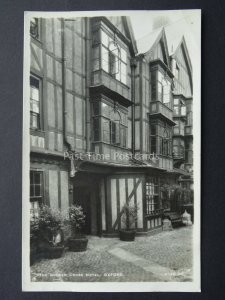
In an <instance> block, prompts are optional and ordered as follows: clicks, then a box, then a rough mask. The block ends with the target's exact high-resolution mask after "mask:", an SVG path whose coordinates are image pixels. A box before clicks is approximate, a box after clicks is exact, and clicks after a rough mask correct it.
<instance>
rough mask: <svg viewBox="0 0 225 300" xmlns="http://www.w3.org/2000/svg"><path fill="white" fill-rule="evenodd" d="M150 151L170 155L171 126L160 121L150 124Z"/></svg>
mask: <svg viewBox="0 0 225 300" xmlns="http://www.w3.org/2000/svg"><path fill="white" fill-rule="evenodd" d="M150 152H151V153H152V154H153V153H155V154H160V155H164V156H171V155H172V128H171V127H170V126H168V125H166V124H163V123H161V122H155V123H152V124H150Z"/></svg>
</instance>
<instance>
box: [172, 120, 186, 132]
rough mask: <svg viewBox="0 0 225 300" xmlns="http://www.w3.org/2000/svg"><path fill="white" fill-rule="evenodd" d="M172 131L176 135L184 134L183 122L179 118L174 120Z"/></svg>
mask: <svg viewBox="0 0 225 300" xmlns="http://www.w3.org/2000/svg"><path fill="white" fill-rule="evenodd" d="M173 133H174V134H175V135H176V134H178V135H184V122H183V121H181V120H177V121H176V125H175V126H174V127H173Z"/></svg>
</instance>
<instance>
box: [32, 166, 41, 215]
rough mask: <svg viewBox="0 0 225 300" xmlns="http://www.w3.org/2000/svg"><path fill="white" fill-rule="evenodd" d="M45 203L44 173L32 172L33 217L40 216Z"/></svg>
mask: <svg viewBox="0 0 225 300" xmlns="http://www.w3.org/2000/svg"><path fill="white" fill-rule="evenodd" d="M42 202H43V172H41V171H30V211H31V215H32V216H33V217H37V216H38V211H39V207H40V204H41V203H42Z"/></svg>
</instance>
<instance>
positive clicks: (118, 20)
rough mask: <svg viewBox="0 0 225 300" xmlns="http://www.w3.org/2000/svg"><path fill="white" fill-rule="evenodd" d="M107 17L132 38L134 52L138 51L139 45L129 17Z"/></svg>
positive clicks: (131, 43) (131, 46) (129, 38)
mask: <svg viewBox="0 0 225 300" xmlns="http://www.w3.org/2000/svg"><path fill="white" fill-rule="evenodd" d="M107 19H108V20H109V21H110V22H111V23H112V24H113V25H114V26H115V27H116V28H117V29H118V30H119V31H120V32H121V33H122V34H123V35H124V36H125V37H126V38H127V39H128V40H130V49H131V52H132V53H133V55H134V54H136V53H137V45H136V41H135V38H134V33H133V28H132V25H131V22H130V18H129V17H125V16H112V17H110V16H109V17H107Z"/></svg>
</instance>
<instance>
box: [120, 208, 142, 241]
mask: <svg viewBox="0 0 225 300" xmlns="http://www.w3.org/2000/svg"><path fill="white" fill-rule="evenodd" d="M137 212H138V206H137V205H129V204H125V205H124V207H123V209H122V216H121V222H122V224H123V225H124V227H125V229H121V230H120V231H119V236H120V240H121V241H130V242H131V241H134V239H135V235H136V230H135V229H133V228H132V227H133V225H134V224H135V222H136V221H137Z"/></svg>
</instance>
